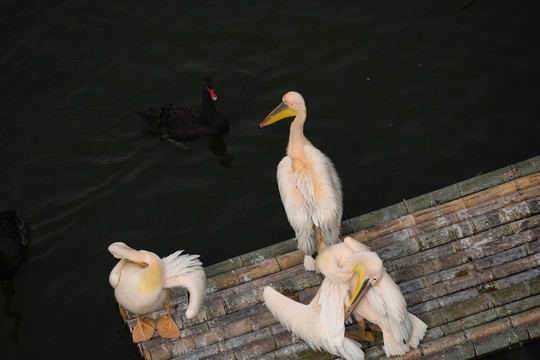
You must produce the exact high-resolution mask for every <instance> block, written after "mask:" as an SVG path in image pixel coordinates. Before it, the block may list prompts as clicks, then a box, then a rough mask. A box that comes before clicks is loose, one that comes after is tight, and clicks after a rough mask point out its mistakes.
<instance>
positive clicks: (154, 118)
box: [137, 77, 229, 139]
mask: <svg viewBox="0 0 540 360" xmlns="http://www.w3.org/2000/svg"><path fill="white" fill-rule="evenodd" d="M215 100H217V96H216V94H215V92H214V85H213V84H212V80H211V79H210V78H208V77H206V78H204V79H203V80H202V104H201V105H200V106H176V105H169V106H163V107H162V108H161V110H157V109H155V108H149V109H148V110H146V111H139V112H138V113H137V114H138V115H139V116H140V117H141V118H142V119H143V120H144V122H145V123H146V125H147V126H148V128H149V129H151V130H159V131H161V132H163V133H164V134H165V135H167V136H168V137H172V138H178V139H189V138H196V137H200V136H203V135H215V134H221V133H224V132H227V131H229V123H228V122H227V120H226V119H225V118H224V117H223V116H222V115H221V114H220V113H219V112H218V111H217V110H216V107H215V106H214V101H215Z"/></svg>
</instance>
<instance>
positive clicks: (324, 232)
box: [260, 91, 343, 270]
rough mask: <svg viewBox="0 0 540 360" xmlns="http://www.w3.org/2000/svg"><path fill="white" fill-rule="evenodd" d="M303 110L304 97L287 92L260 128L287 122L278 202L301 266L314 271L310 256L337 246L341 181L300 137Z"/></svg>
mask: <svg viewBox="0 0 540 360" xmlns="http://www.w3.org/2000/svg"><path fill="white" fill-rule="evenodd" d="M306 116H307V111H306V104H305V102H304V98H303V97H302V95H300V94H299V93H297V92H294V91H291V92H288V93H287V94H285V95H284V96H283V99H282V102H281V104H280V105H279V106H277V107H276V108H275V109H274V111H272V112H271V113H270V115H268V116H267V117H266V119H265V120H264V121H263V122H262V123H261V124H260V127H263V126H266V125H270V124H273V123H275V122H276V121H279V120H281V119H284V118H287V117H295V118H294V120H293V122H292V123H291V129H290V133H289V145H288V146H287V155H286V156H285V157H284V158H283V159H282V160H281V162H280V163H279V165H278V168H277V181H278V187H279V193H280V195H281V201H282V202H283V206H284V207H285V212H286V213H287V218H288V219H289V223H290V224H291V226H292V228H293V229H294V231H295V234H296V239H297V241H298V248H299V249H300V250H302V251H303V252H304V254H305V255H306V256H305V257H304V266H305V267H306V269H307V270H315V262H314V260H313V258H312V257H311V255H313V254H314V253H315V252H318V251H319V250H321V249H322V248H324V247H325V246H326V245H332V244H336V243H339V232H340V225H341V216H342V215H343V201H342V194H341V182H340V180H339V176H338V174H337V172H336V170H335V168H334V165H333V164H332V161H331V160H330V159H329V158H328V157H327V156H326V155H324V154H323V153H322V152H321V151H320V150H318V149H317V148H316V147H315V146H313V145H312V144H311V143H310V142H309V140H308V139H307V138H306V137H305V136H304V123H305V121H306Z"/></svg>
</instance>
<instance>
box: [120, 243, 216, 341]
mask: <svg viewBox="0 0 540 360" xmlns="http://www.w3.org/2000/svg"><path fill="white" fill-rule="evenodd" d="M109 251H110V253H111V254H112V255H113V256H114V257H115V258H117V259H121V260H120V261H119V262H118V264H116V266H115V267H114V268H113V269H112V271H111V274H110V275H109V282H110V284H111V286H112V287H113V288H114V296H115V297H116V300H117V301H118V303H119V304H120V305H121V306H123V307H124V308H126V309H127V310H129V311H131V312H132V313H134V314H136V315H137V320H138V322H137V325H136V326H135V328H134V329H133V341H134V342H142V341H147V340H149V339H150V338H151V337H152V335H153V334H154V331H155V329H156V326H155V324H154V322H153V321H152V320H150V319H144V320H143V319H141V317H140V315H144V314H147V313H150V312H153V311H156V310H157V309H159V308H160V307H161V306H162V305H164V306H165V309H166V310H167V314H168V316H165V315H164V316H162V317H161V319H159V321H158V323H157V331H158V333H159V335H160V336H161V337H163V338H167V339H176V338H179V337H180V330H179V329H178V326H177V325H176V323H175V322H174V320H173V319H172V317H171V313H170V308H169V297H170V290H169V289H171V288H175V287H180V286H181V287H185V288H186V289H187V290H188V291H189V295H190V296H189V305H188V308H187V310H186V317H187V318H188V319H190V318H192V317H194V316H195V315H197V313H198V312H199V309H200V307H201V305H202V303H203V301H204V298H205V296H206V276H205V273H204V270H203V268H202V267H201V265H202V263H201V262H200V261H199V260H198V257H199V255H180V254H181V253H182V250H180V251H177V252H175V253H173V254H171V255H169V256H167V257H164V258H163V259H160V258H159V257H158V256H157V255H156V254H154V253H152V252H149V251H146V250H139V251H137V250H134V249H132V248H130V247H129V246H127V245H126V244H124V243H122V242H115V243H113V244H111V245H110V246H109Z"/></svg>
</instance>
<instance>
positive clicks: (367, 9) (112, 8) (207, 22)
mask: <svg viewBox="0 0 540 360" xmlns="http://www.w3.org/2000/svg"><path fill="white" fill-rule="evenodd" d="M469 5H470V6H469ZM539 15H540V3H538V2H536V1H532V0H531V1H512V2H505V1H482V0H477V1H442V2H433V1H417V2H414V3H413V4H411V3H410V2H402V1H385V2H363V3H359V4H356V5H353V4H351V3H350V2H340V1H334V2H328V1H325V2H322V1H311V2H309V3H306V4H300V3H298V2H296V3H294V2H293V3H291V2H285V1H274V2H271V3H270V2H267V3H264V4H254V3H253V2H249V1H232V2H227V3H225V2H219V1H205V2H198V3H196V2H178V1H160V2H148V3H144V2H133V1H115V2H106V1H84V0H81V1H25V2H20V1H4V3H3V5H2V11H1V12H0V20H1V21H0V23H1V24H2V32H1V33H0V34H1V35H0V38H1V39H2V44H3V46H2V52H1V53H0V69H1V71H0V86H1V88H2V89H3V91H2V96H1V97H0V101H1V105H2V110H3V114H2V116H1V121H0V150H1V151H0V166H1V167H0V169H1V171H0V207H3V208H7V207H15V208H17V210H18V213H19V215H20V216H21V217H23V218H24V219H25V220H27V221H28V222H29V223H30V225H31V227H32V229H33V236H32V241H31V246H30V249H29V253H28V256H27V259H26V261H25V262H24V264H23V265H22V267H21V268H20V270H19V272H18V273H17V275H16V277H15V278H14V279H13V280H12V281H10V282H8V283H5V284H1V285H0V287H1V289H2V291H1V295H0V308H1V309H3V310H2V311H0V348H1V349H2V350H1V351H2V359H4V358H5V359H34V358H36V357H39V356H43V355H44V354H47V355H48V356H52V355H53V354H54V355H55V356H56V357H57V358H60V359H71V358H80V359H86V358H87V359H124V358H132V359H135V358H137V356H138V355H137V351H136V348H135V346H134V345H133V344H131V342H130V335H129V333H128V331H127V330H126V328H125V327H124V325H123V324H122V321H121V318H120V316H119V315H118V311H117V308H116V305H115V301H114V296H113V292H112V289H111V287H110V286H109V284H108V274H109V272H110V270H111V269H112V267H113V266H114V264H115V262H116V260H115V259H114V258H113V257H112V256H111V255H110V254H109V253H108V251H107V246H108V245H109V244H110V243H112V242H115V241H124V242H126V243H128V244H129V245H130V246H132V247H134V248H137V249H139V248H144V249H148V250H152V251H154V252H156V253H157V254H160V255H162V256H164V255H168V254H170V253H172V252H174V251H175V250H177V249H186V252H188V253H196V254H201V260H202V261H203V262H204V264H206V265H210V264H213V263H216V262H218V261H221V260H224V259H228V258H230V257H233V256H236V255H238V254H242V253H245V252H248V251H252V250H255V249H258V248H261V247H264V246H267V245H270V244H273V243H276V242H280V241H283V240H287V239H289V238H291V237H293V236H294V233H293V231H292V229H291V228H290V226H289V225H288V223H287V219H286V216H285V213H284V211H283V208H282V205H281V201H280V198H279V194H278V190H277V185H276V181H275V171H276V165H277V163H278V162H279V161H280V159H281V158H282V156H283V155H284V151H285V147H286V143H287V139H288V130H289V126H288V123H287V122H286V121H284V122H281V123H277V124H275V125H273V126H271V127H268V128H264V129H260V128H259V126H258V124H259V123H260V122H261V121H262V120H263V119H264V117H265V116H266V115H267V114H268V113H269V112H270V111H271V110H272V109H273V108H274V107H275V106H276V105H277V104H278V103H279V101H280V99H281V96H282V95H283V94H284V93H285V92H287V91H289V90H297V91H299V92H301V93H302V94H303V95H304V97H305V99H306V104H307V108H308V119H307V123H306V127H305V132H306V135H307V136H308V138H309V139H310V140H311V141H312V142H313V143H314V144H315V145H316V146H317V147H318V148H319V149H321V150H322V151H323V152H325V153H326V154H328V155H329V156H330V157H331V158H332V159H333V161H334V163H335V165H336V168H337V170H338V172H339V173H340V176H341V178H342V181H343V189H344V196H345V209H344V218H351V217H354V216H358V215H360V214H363V213H366V212H369V211H372V210H376V209H379V208H382V207H385V206H388V205H391V204H394V203H397V202H399V201H401V200H402V199H409V198H411V197H414V196H417V195H420V194H423V193H426V192H429V191H432V190H435V189H438V188H441V187H444V186H447V185H449V184H452V183H455V182H458V181H461V180H464V179H468V178H471V177H473V176H476V175H478V174H480V173H485V172H488V171H491V170H495V169H498V168H501V167H503V166H506V165H509V164H512V163H515V162H518V161H521V160H525V159H527V158H530V157H532V156H535V155H538V154H539V152H540V151H539V150H540V147H539V146H538V133H539V131H540V125H539V124H540V123H539V120H538V119H539V115H540V88H539V86H538V85H539V84H540V70H539V66H538V64H540V48H539V47H538V39H539V38H540V27H538V18H539ZM207 75H209V76H211V77H212V78H213V80H214V84H215V86H216V91H217V94H218V97H219V99H218V102H217V104H216V105H217V107H218V109H219V111H220V112H221V113H222V114H224V115H225V116H226V117H227V118H228V119H229V121H230V123H231V127H232V129H231V131H230V133H228V134H226V135H222V136H217V137H207V138H201V139H198V140H194V141H187V142H184V146H187V147H189V150H185V149H183V148H182V147H179V146H175V145H174V144H173V143H171V142H169V141H163V140H162V139H161V137H160V135H159V134H155V133H151V132H148V131H146V130H145V129H144V126H143V123H142V121H140V120H139V119H138V118H137V116H136V115H135V113H136V111H137V110H140V109H143V108H145V107H147V106H150V105H158V106H159V105H163V104H169V103H175V104H196V103H199V102H200V93H201V90H200V81H201V79H202V78H203V77H204V76H207Z"/></svg>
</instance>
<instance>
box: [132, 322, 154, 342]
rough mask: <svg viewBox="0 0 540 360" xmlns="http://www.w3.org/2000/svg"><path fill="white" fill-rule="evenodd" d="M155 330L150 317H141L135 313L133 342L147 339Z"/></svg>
mask: <svg viewBox="0 0 540 360" xmlns="http://www.w3.org/2000/svg"><path fill="white" fill-rule="evenodd" d="M155 331H156V328H155V324H154V322H153V321H152V320H151V319H142V318H141V317H140V316H139V315H137V325H135V328H134V329H133V334H132V337H133V342H134V343H140V342H143V341H148V340H150V339H151V338H152V336H153V335H154V332H155Z"/></svg>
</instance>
